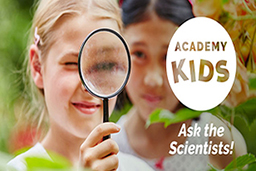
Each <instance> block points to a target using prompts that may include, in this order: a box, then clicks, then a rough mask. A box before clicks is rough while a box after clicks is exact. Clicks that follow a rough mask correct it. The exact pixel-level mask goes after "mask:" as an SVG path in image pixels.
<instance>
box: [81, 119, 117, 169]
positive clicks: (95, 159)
mask: <svg viewBox="0 0 256 171" xmlns="http://www.w3.org/2000/svg"><path fill="white" fill-rule="evenodd" d="M119 131H120V127H119V126H117V125H116V124H114V123H110V122H108V123H103V124H100V125H98V126H97V127H96V128H94V129H93V131H92V132H91V133H90V135H89V136H88V137H87V138H86V140H85V141H84V143H83V144H82V145H81V147H80V166H83V167H85V168H88V167H89V168H91V169H92V170H95V171H109V170H116V169H117V168H118V158H117V153H118V151H119V148H118V145H117V143H116V142H115V141H114V140H112V139H107V140H105V141H102V139H103V137H104V136H106V135H109V134H112V133H117V132H119Z"/></svg>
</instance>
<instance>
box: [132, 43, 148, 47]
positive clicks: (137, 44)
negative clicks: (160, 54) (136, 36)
mask: <svg viewBox="0 0 256 171" xmlns="http://www.w3.org/2000/svg"><path fill="white" fill-rule="evenodd" d="M131 45H132V46H145V47H146V46H147V44H146V43H144V42H132V44H131Z"/></svg>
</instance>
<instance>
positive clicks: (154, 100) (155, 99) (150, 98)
mask: <svg viewBox="0 0 256 171" xmlns="http://www.w3.org/2000/svg"><path fill="white" fill-rule="evenodd" d="M142 98H143V99H144V100H145V101H146V102H147V103H148V104H150V105H153V106H155V105H157V104H158V103H160V102H161V100H162V99H163V98H162V96H158V95H152V94H144V95H143V96H142Z"/></svg>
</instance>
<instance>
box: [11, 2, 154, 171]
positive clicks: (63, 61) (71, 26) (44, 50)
mask: <svg viewBox="0 0 256 171" xmlns="http://www.w3.org/2000/svg"><path fill="white" fill-rule="evenodd" d="M101 27H107V28H111V29H113V30H115V31H117V32H119V33H120V32H121V30H122V23H121V19H120V16H119V8H118V5H117V2H116V1H115V0H108V1H105V0H41V1H39V2H38V5H37V10H36V12H35V15H34V19H33V24H32V28H31V35H32V36H31V38H30V40H29V42H30V43H29V44H30V46H29V58H27V59H26V65H27V74H28V77H30V78H31V79H30V82H29V85H30V86H31V87H30V90H31V91H32V96H31V97H32V102H33V103H31V106H30V110H29V111H28V114H33V115H34V116H33V117H32V118H36V119H38V120H40V122H41V123H42V121H43V120H45V119H47V120H48V121H49V129H48V131H47V134H46V135H45V136H44V138H43V139H42V141H40V142H38V143H37V144H36V145H35V146H34V147H32V148H31V149H30V150H28V151H27V152H25V153H23V154H21V155H19V156H17V157H16V158H14V159H13V160H12V161H10V162H9V166H12V167H14V168H16V169H17V170H26V163H25V158H26V157H32V156H40V157H45V158H48V159H50V158H51V157H50V156H49V155H48V153H47V150H50V151H53V152H56V153H58V154H61V155H62V156H64V157H66V158H67V159H68V160H69V161H70V162H71V163H72V164H73V165H79V166H82V167H84V168H91V169H92V170H116V169H119V170H136V169H137V170H140V169H143V168H144V169H145V168H146V169H147V166H146V165H145V164H143V162H141V161H139V160H137V159H135V158H134V157H131V156H127V155H123V154H121V153H118V151H119V150H118V146H117V144H116V143H115V142H114V141H113V140H112V139H108V140H106V141H102V138H103V136H105V135H108V134H112V133H117V132H119V131H120V128H119V127H118V126H117V125H115V124H114V123H104V124H102V123H101V121H102V110H103V109H102V108H103V107H102V101H101V99H98V98H95V97H93V96H91V95H90V94H89V93H88V92H87V91H86V90H85V89H84V87H83V86H82V84H81V81H80V79H79V74H78V68H77V60H78V53H79V48H80V46H81V44H82V42H83V40H84V38H85V37H86V36H87V35H88V34H89V33H90V32H91V31H93V30H94V29H97V28H101ZM115 100H116V99H115V98H113V99H111V100H110V101H109V108H110V111H112V110H113V107H114V104H115ZM39 114H40V116H39ZM28 118H31V117H28ZM23 119H25V118H23ZM148 169H149V170H150V168H148Z"/></svg>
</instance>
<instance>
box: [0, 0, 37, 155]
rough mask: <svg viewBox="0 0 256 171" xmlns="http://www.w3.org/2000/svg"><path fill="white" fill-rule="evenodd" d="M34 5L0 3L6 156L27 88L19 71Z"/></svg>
mask: <svg viewBox="0 0 256 171" xmlns="http://www.w3.org/2000/svg"><path fill="white" fill-rule="evenodd" d="M33 3H34V1H32V0H8V1H6V0H0V39H1V41H0V101H1V103H0V121H1V124H0V151H3V152H8V148H7V143H8V142H7V140H8V136H9V131H10V129H11V128H12V127H13V125H14V121H15V118H14V107H13V104H14V102H15V100H16V99H18V97H19V96H20V95H21V93H22V90H23V88H24V86H23V84H22V81H21V80H22V77H21V73H20V72H19V71H20V70H21V69H22V63H23V59H24V57H25V55H26V54H27V52H26V45H27V37H28V30H29V27H30V24H31V20H32V10H31V9H32V8H31V7H32V6H33ZM17 110H18V109H17Z"/></svg>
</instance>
